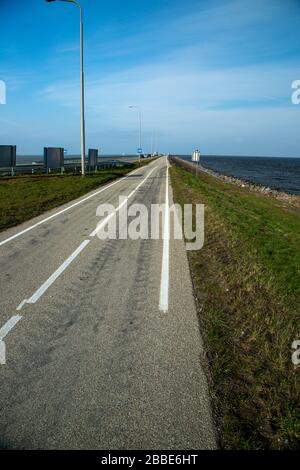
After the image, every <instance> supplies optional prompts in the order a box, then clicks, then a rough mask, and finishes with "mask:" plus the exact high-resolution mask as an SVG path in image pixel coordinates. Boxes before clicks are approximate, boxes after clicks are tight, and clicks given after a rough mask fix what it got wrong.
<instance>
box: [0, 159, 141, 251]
mask: <svg viewBox="0 0 300 470" xmlns="http://www.w3.org/2000/svg"><path fill="white" fill-rule="evenodd" d="M137 171H140V168H137V169H136V170H134V171H132V172H131V173H129V174H128V175H126V176H124V177H123V178H121V179H118V180H117V181H114V182H113V183H110V184H109V185H107V186H105V187H104V188H102V189H100V190H99V191H97V192H96V193H93V194H90V195H89V196H87V197H85V198H83V199H81V200H80V201H77V202H75V203H74V204H71V205H70V206H68V207H66V208H65V209H62V210H60V211H58V212H56V213H55V214H52V215H50V216H49V217H46V218H45V219H43V220H40V222H37V223H36V224H34V225H31V226H30V227H28V228H26V229H24V230H22V231H21V232H18V233H16V234H15V235H12V236H11V237H9V238H6V239H5V240H3V241H2V242H0V246H2V245H5V244H6V243H8V242H10V241H12V240H14V239H15V238H18V237H20V236H21V235H24V233H27V232H29V231H30V230H33V229H34V228H36V227H38V226H39V225H42V224H44V223H45V222H49V220H52V219H54V218H55V217H57V216H59V215H61V214H64V213H65V212H67V211H69V210H70V209H73V208H74V207H76V206H78V205H79V204H82V203H83V202H86V201H88V200H89V199H91V198H93V197H95V196H98V194H100V193H102V192H103V191H106V190H107V189H109V188H111V187H112V186H114V185H115V184H118V183H120V182H121V181H124V180H125V179H126V178H128V177H129V176H130V175H133V174H134V173H136V172H137Z"/></svg>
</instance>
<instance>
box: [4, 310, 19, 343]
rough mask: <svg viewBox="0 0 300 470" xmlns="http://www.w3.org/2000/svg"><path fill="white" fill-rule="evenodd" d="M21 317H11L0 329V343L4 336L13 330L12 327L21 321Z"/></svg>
mask: <svg viewBox="0 0 300 470" xmlns="http://www.w3.org/2000/svg"><path fill="white" fill-rule="evenodd" d="M21 318H22V317H21V315H14V316H12V317H11V318H10V319H9V320H8V321H7V322H6V323H5V325H4V326H2V328H1V329H0V341H2V340H3V339H4V338H5V336H6V335H7V334H8V333H9V332H10V330H12V329H13V328H14V326H15V325H16V324H17V323H18V321H20V320H21Z"/></svg>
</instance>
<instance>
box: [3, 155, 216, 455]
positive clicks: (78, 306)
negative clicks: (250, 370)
mask: <svg viewBox="0 0 300 470" xmlns="http://www.w3.org/2000/svg"><path fill="white" fill-rule="evenodd" d="M120 195H122V196H129V199H128V207H130V206H131V205H132V204H135V203H143V204H146V206H147V207H148V208H149V207H150V205H151V204H154V203H164V202H165V201H166V200H167V199H168V198H169V203H171V202H172V191H171V187H170V182H169V179H168V170H167V160H166V158H161V159H159V160H156V161H153V162H151V163H150V164H149V165H148V166H145V167H142V168H141V169H138V170H136V171H135V172H134V173H132V174H130V175H128V176H127V177H125V178H123V179H121V180H118V181H116V182H113V183H110V184H108V185H106V186H105V187H102V188H99V189H98V190H96V191H93V192H92V193H90V194H89V195H87V196H84V197H82V198H80V199H78V200H76V201H74V202H73V203H69V204H67V205H65V206H62V207H60V208H58V209H55V210H52V211H50V212H48V213H47V214H44V215H42V216H39V217H37V218H35V219H33V220H31V221H29V222H26V223H25V224H22V225H21V226H18V227H15V228H13V229H10V230H7V231H5V232H2V233H1V234H0V262H1V284H0V296H1V306H0V339H1V338H2V340H3V342H4V343H5V347H6V364H5V365H0V376H1V388H0V403H1V405H0V407H1V413H0V448H2V449H146V450H151V449H176V448H177V449H213V448H215V447H216V439H215V432H214V426H213V422H212V417H211V410H210V399H209V393H208V388H207V382H206V378H205V374H204V371H203V368H202V365H201V357H202V356H203V348H202V342H201V337H200V332H199V325H198V320H197V315H196V308H195V303H194V298H193V293H192V286H191V280H190V274H189V269H188V264H187V257H186V252H185V246H184V243H183V241H182V240H172V239H171V240H170V242H168V241H167V240H166V238H165V239H164V240H162V239H160V240H126V239H124V240H119V239H116V240H114V239H108V240H99V238H98V237H97V236H95V228H96V227H97V224H98V223H99V220H102V223H103V220H105V222H104V225H105V223H106V219H103V218H102V219H99V217H97V215H96V209H97V207H98V206H99V204H103V203H110V204H113V205H114V207H115V208H118V206H119V204H120V202H119V196H120ZM113 217H117V213H116V214H115V215H114V216H113ZM107 223H108V221H107Z"/></svg>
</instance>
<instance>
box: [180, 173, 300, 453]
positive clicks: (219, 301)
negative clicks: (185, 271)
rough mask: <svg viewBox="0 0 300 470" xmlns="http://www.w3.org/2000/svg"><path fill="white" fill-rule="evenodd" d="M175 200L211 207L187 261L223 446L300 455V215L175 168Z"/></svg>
mask: <svg viewBox="0 0 300 470" xmlns="http://www.w3.org/2000/svg"><path fill="white" fill-rule="evenodd" d="M171 178H172V186H173V191H174V199H175V201H176V202H179V203H181V204H184V203H204V204H205V245H204V247H203V249H202V250H200V251H198V252H196V251H195V252H188V258H189V263H190V269H191V274H192V279H193V284H194V290H195V294H196V298H197V303H198V307H199V319H200V326H201V331H202V334H203V336H204V341H205V345H206V350H207V355H208V360H209V363H210V372H209V375H210V382H211V390H212V395H213V403H214V405H215V406H214V409H215V415H216V421H217V425H218V428H219V434H220V445H221V447H222V448H226V449H287V448H289V449H295V448H299V447H300V370H299V368H297V367H296V366H294V365H293V363H292V361H291V353H292V350H291V344H292V342H293V341H294V340H296V339H300V213H299V208H297V207H295V206H292V205H291V204H290V203H288V202H286V201H281V200H278V199H275V198H273V197H267V196H263V195H260V194H256V193H250V192H248V191H247V190H244V189H242V188H239V187H237V186H235V185H232V184H226V183H223V182H221V181H219V180H218V179H216V178H213V177H211V176H208V175H207V174H204V173H201V175H200V176H199V177H196V176H195V175H194V174H191V173H190V172H187V171H185V170H183V169H182V168H178V167H175V166H173V167H172V169H171Z"/></svg>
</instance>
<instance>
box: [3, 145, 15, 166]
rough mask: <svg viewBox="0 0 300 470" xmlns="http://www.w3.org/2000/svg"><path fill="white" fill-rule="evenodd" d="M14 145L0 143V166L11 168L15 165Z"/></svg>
mask: <svg viewBox="0 0 300 470" xmlns="http://www.w3.org/2000/svg"><path fill="white" fill-rule="evenodd" d="M16 153H17V147H16V145H0V167H1V168H8V167H10V168H12V167H14V166H16Z"/></svg>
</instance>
